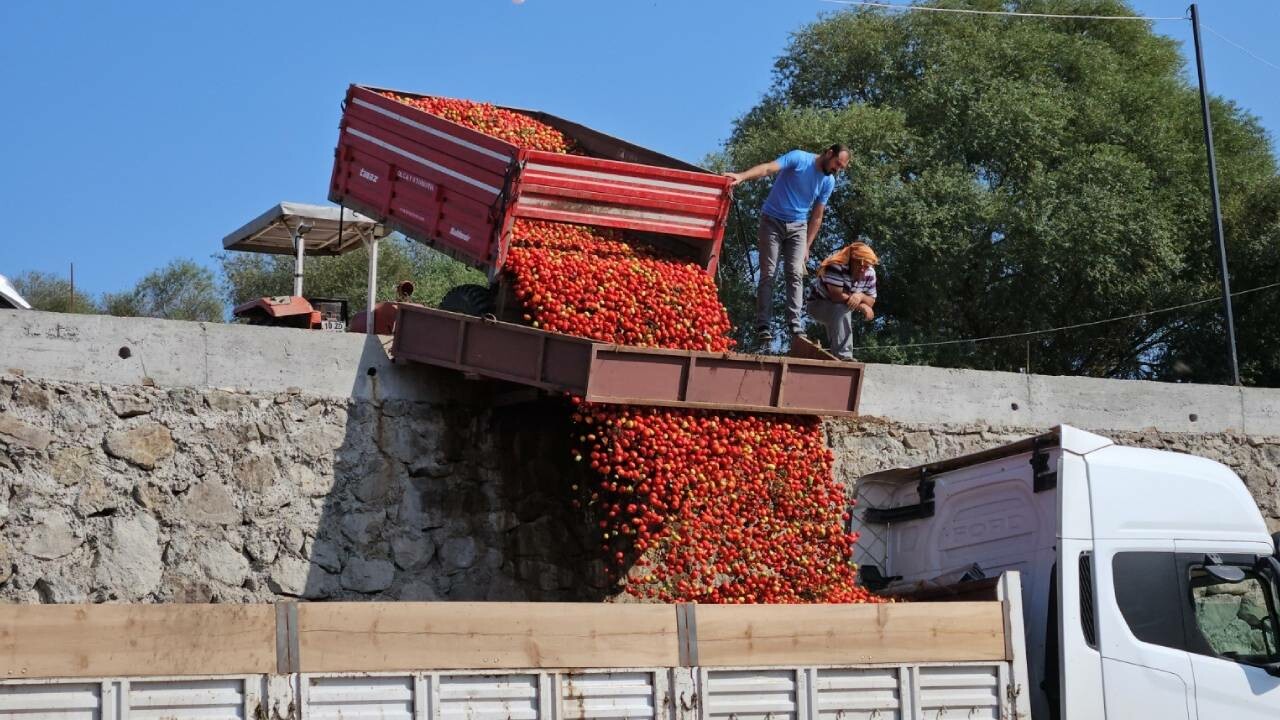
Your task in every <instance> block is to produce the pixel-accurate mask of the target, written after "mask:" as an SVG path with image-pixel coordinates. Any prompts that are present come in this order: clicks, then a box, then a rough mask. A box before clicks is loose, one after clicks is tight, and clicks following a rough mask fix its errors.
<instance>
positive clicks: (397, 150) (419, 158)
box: [344, 128, 501, 195]
mask: <svg viewBox="0 0 1280 720" xmlns="http://www.w3.org/2000/svg"><path fill="white" fill-rule="evenodd" d="M344 132H348V133H351V134H352V135H354V136H355V137H358V138H360V139H361V140H365V141H368V142H371V143H373V144H374V145H377V146H378V147H380V148H383V149H384V150H390V151H391V152H393V153H395V154H397V155H399V156H401V157H405V158H408V159H410V160H412V161H414V162H417V163H422V164H423V165H426V166H427V167H429V168H431V169H432V170H436V171H439V172H442V173H444V174H445V175H448V176H449V177H452V178H456V179H458V180H461V181H462V182H465V183H467V184H468V185H473V186H475V187H478V188H480V189H481V190H488V191H489V192H491V193H493V194H494V195H497V194H498V193H499V192H501V190H500V189H499V188H496V187H494V186H492V185H489V184H488V183H483V182H480V181H479V180H477V179H475V178H473V177H471V176H469V175H463V174H462V173H460V172H458V171H457V170H451V169H449V168H447V167H445V166H443V165H441V164H439V163H434V162H431V161H430V160H428V159H426V158H424V157H422V156H421V155H415V154H414V153H411V152H409V151H408V150H405V149H404V148H400V147H396V146H395V145H392V144H391V143H389V142H387V141H385V140H380V139H378V138H376V137H374V136H372V135H370V134H369V133H366V132H361V131H360V130H356V129H355V128H347V129H346V130H344Z"/></svg>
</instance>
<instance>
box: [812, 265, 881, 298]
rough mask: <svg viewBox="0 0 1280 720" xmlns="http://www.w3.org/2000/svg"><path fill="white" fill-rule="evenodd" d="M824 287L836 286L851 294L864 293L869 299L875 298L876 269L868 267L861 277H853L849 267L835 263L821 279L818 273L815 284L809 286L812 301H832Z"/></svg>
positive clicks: (815, 276) (815, 275) (814, 280)
mask: <svg viewBox="0 0 1280 720" xmlns="http://www.w3.org/2000/svg"><path fill="white" fill-rule="evenodd" d="M824 285H834V286H835V287H838V288H840V289H841V290H844V291H845V292H847V293H849V294H853V293H862V294H863V295H866V296H867V297H870V298H874V297H875V296H876V269H875V268H874V267H871V266H870V265H868V266H867V269H866V270H865V271H864V272H863V273H862V275H861V276H859V277H856V278H855V277H853V275H852V274H851V273H850V272H849V266H848V265H842V264H840V263H833V264H831V265H828V266H827V271H826V273H824V274H823V275H822V276H821V277H819V276H818V275H817V274H816V273H815V274H814V276H813V282H812V283H810V285H809V299H810V300H826V301H828V302H834V301H833V300H831V296H830V295H828V294H827V289H826V288H825V287H823V286H824Z"/></svg>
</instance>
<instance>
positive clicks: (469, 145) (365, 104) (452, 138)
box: [354, 99, 511, 162]
mask: <svg viewBox="0 0 1280 720" xmlns="http://www.w3.org/2000/svg"><path fill="white" fill-rule="evenodd" d="M354 102H355V104H356V105H359V106H360V107H362V108H368V109H369V110H372V111H374V112H376V113H378V114H379V115H385V116H387V117H389V118H391V119H392V120H397V121H399V122H402V123H404V124H405V125H408V126H409V127H412V128H416V129H418V130H421V131H423V132H425V133H430V134H432V135H435V136H436V137H438V138H440V139H441V140H448V141H449V142H451V143H454V144H455V145H459V146H461V147H464V148H466V149H468V150H473V151H475V152H478V153H480V154H481V155H487V156H488V157H491V158H493V159H495V160H501V161H503V162H511V156H509V155H504V154H502V153H500V152H498V151H496V150H490V149H489V148H487V147H481V146H479V145H476V144H475V143H473V142H470V141H468V140H463V139H462V138H460V137H457V136H456V135H450V134H449V133H447V132H444V131H443V130H437V129H435V128H433V127H431V126H430V125H423V124H422V123H420V122H418V121H417V120H411V119H409V118H407V117H405V116H403V115H400V114H398V113H395V112H392V111H390V110H388V109H386V108H381V107H378V106H377V105H374V104H373V103H371V102H369V101H367V100H359V99H357V100H355V101H354ZM406 107H408V106H406Z"/></svg>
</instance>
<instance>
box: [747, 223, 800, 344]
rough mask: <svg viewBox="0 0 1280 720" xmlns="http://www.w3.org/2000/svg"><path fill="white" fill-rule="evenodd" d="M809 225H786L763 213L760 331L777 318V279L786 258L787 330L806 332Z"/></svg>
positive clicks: (758, 297) (759, 238) (758, 293)
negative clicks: (779, 263)
mask: <svg viewBox="0 0 1280 720" xmlns="http://www.w3.org/2000/svg"><path fill="white" fill-rule="evenodd" d="M808 227H809V223H808V222H807V221H804V220H800V221H798V222H790V223H784V222H782V221H781V220H779V219H777V218H774V217H770V216H768V215H765V214H764V213H760V232H759V235H757V237H756V241H757V245H756V248H757V249H758V250H759V251H760V284H759V285H758V286H756V327H761V326H763V325H768V324H769V320H770V317H771V316H772V315H773V279H774V276H775V274H776V273H777V270H778V256H779V255H781V256H782V270H783V278H784V280H785V282H786V298H787V327H788V328H789V329H790V330H791V332H794V333H798V332H803V331H804V320H803V319H802V318H801V317H800V312H801V310H802V309H803V308H804V271H805V268H804V255H805V250H807V248H806V247H805V245H806V238H805V236H806V235H807V234H808Z"/></svg>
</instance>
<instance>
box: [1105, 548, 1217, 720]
mask: <svg viewBox="0 0 1280 720" xmlns="http://www.w3.org/2000/svg"><path fill="white" fill-rule="evenodd" d="M1095 554H1096V563H1095V572H1096V575H1097V603H1098V627H1099V629H1100V630H1101V632H1100V633H1099V651H1100V653H1101V655H1102V683H1103V697H1104V701H1105V705H1106V717H1108V718H1114V719H1115V720H1138V719H1139V718H1151V719H1152V720H1175V719H1182V718H1194V717H1196V715H1195V697H1194V694H1193V691H1192V688H1193V687H1194V684H1193V682H1192V673H1191V658H1190V656H1189V654H1188V653H1187V651H1186V649H1185V647H1184V645H1185V643H1184V634H1183V618H1182V607H1183V605H1184V602H1183V599H1182V593H1181V587H1180V584H1179V582H1178V566H1177V555H1176V553H1175V549H1174V542H1173V540H1146V539H1133V540H1110V539H1108V540H1098V541H1097V542H1096V544H1095ZM1199 717H1200V719H1201V720H1228V716H1220V715H1219V716H1214V715H1209V716H1206V715H1203V714H1202V715H1200V716H1199Z"/></svg>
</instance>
